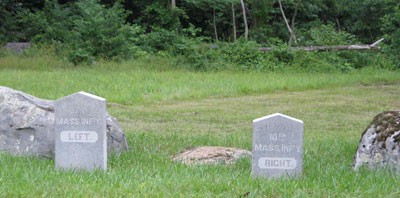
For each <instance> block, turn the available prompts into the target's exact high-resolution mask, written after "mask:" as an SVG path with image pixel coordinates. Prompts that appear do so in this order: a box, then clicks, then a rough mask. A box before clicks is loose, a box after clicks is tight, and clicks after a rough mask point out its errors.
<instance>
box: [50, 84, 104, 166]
mask: <svg viewBox="0 0 400 198" xmlns="http://www.w3.org/2000/svg"><path fill="white" fill-rule="evenodd" d="M55 121H56V123H55V147H56V148H55V163H56V167H57V168H61V169H72V170H88V171H92V170H94V169H102V170H107V134H106V100H105V99H104V98H101V97H98V96H95V95H92V94H89V93H86V92H78V93H75V94H72V95H69V96H66V97H64V98H61V99H59V100H57V101H56V102H55Z"/></svg>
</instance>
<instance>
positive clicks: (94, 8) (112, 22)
mask: <svg viewBox="0 0 400 198" xmlns="http://www.w3.org/2000/svg"><path fill="white" fill-rule="evenodd" d="M28 17H29V19H31V20H32V22H33V25H32V29H31V31H33V32H36V37H35V38H34V40H35V41H36V42H38V43H47V44H56V45H57V46H59V47H60V49H59V50H58V52H59V53H61V54H62V55H65V56H67V57H68V59H69V60H70V61H71V62H73V63H75V64H78V63H80V62H91V61H93V60H95V59H96V58H104V59H121V58H131V57H135V55H136V54H137V53H140V51H141V50H140V49H139V48H138V47H137V46H136V43H137V42H138V41H139V35H141V33H142V29H141V28H140V27H139V26H134V25H127V24H125V17H126V12H125V11H124V9H123V8H122V7H121V5H120V4H118V3H116V4H114V5H113V6H111V7H109V8H106V7H105V6H104V5H101V4H100V3H99V2H98V1H96V0H83V1H77V2H75V3H70V4H65V5H60V4H58V3H57V1H49V2H47V4H46V6H45V8H44V9H43V10H42V11H41V12H37V13H31V14H30V15H29V16H28ZM27 20H28V19H27Z"/></svg>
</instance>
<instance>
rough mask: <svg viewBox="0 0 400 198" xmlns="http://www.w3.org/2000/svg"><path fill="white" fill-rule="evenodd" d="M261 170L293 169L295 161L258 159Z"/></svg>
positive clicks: (287, 159) (276, 158) (268, 158)
mask: <svg viewBox="0 0 400 198" xmlns="http://www.w3.org/2000/svg"><path fill="white" fill-rule="evenodd" d="M258 167H259V168H261V169H295V168H296V167H297V161H296V159H294V158H279V157H261V158H259V159H258Z"/></svg>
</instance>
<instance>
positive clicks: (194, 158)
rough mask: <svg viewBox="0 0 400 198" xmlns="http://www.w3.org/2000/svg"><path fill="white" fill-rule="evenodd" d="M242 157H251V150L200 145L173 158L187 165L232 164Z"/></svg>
mask: <svg viewBox="0 0 400 198" xmlns="http://www.w3.org/2000/svg"><path fill="white" fill-rule="evenodd" d="M242 157H251V152H250V151H248V150H244V149H238V148H229V147H214V146H202V147H196V148H192V149H189V150H186V151H183V152H182V153H180V154H177V155H176V156H174V157H173V160H174V161H177V162H180V163H183V164H187V165H195V164H234V163H236V161H237V160H239V159H240V158H242Z"/></svg>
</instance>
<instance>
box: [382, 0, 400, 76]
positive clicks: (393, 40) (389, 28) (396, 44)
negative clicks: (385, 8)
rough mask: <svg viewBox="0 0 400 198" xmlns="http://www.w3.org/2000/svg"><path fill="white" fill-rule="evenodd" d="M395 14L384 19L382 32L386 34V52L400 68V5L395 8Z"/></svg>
mask: <svg viewBox="0 0 400 198" xmlns="http://www.w3.org/2000/svg"><path fill="white" fill-rule="evenodd" d="M393 9H394V12H392V13H391V14H387V15H385V16H384V17H383V18H382V23H383V26H382V31H383V32H384V33H385V39H386V40H385V43H386V44H387V45H385V46H384V48H383V50H384V52H385V53H386V54H387V55H388V56H389V57H391V58H392V59H393V60H394V61H395V62H396V63H397V67H398V68H400V62H399V61H398V59H399V58H400V5H397V6H396V7H394V8H393Z"/></svg>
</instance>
